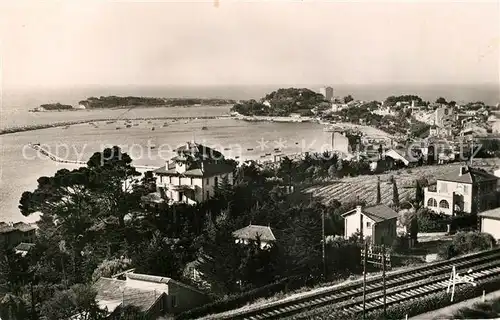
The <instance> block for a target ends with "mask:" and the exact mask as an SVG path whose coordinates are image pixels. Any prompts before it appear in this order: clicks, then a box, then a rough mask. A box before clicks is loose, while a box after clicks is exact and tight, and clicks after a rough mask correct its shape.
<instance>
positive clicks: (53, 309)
mask: <svg viewBox="0 0 500 320" xmlns="http://www.w3.org/2000/svg"><path fill="white" fill-rule="evenodd" d="M96 295H97V292H96V291H95V290H94V289H93V288H92V286H90V285H83V284H76V285H74V286H72V287H71V288H70V289H69V290H63V291H57V292H56V293H55V294H54V296H53V297H52V298H51V299H50V300H48V301H46V302H45V303H44V304H43V306H42V309H41V314H42V315H43V316H44V317H46V318H47V319H48V320H59V319H68V318H70V317H72V316H74V315H76V314H79V315H81V316H82V319H86V320H100V319H105V318H106V317H105V313H104V311H102V310H100V309H99V306H98V305H97V302H96V300H95V297H96Z"/></svg>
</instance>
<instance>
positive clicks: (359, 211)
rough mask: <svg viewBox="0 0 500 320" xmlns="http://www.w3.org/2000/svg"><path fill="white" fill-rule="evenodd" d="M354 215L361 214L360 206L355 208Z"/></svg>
mask: <svg viewBox="0 0 500 320" xmlns="http://www.w3.org/2000/svg"><path fill="white" fill-rule="evenodd" d="M356 213H361V206H359V205H358V206H356Z"/></svg>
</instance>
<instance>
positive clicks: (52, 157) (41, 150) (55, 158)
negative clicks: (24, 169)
mask: <svg viewBox="0 0 500 320" xmlns="http://www.w3.org/2000/svg"><path fill="white" fill-rule="evenodd" d="M28 146H29V147H31V148H33V149H35V150H36V151H38V152H39V153H40V154H42V155H44V156H46V157H48V158H49V159H50V160H52V161H55V162H59V163H67V164H75V165H80V166H86V165H87V162H85V161H80V160H68V159H63V158H60V157H58V156H56V155H55V154H52V153H50V152H49V151H47V150H45V149H44V148H42V147H41V146H40V145H39V144H36V143H29V144H28ZM134 167H135V168H136V169H137V170H143V171H144V170H145V171H150V170H155V169H157V168H156V167H151V166H134Z"/></svg>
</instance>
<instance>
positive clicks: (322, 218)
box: [321, 209, 326, 281]
mask: <svg viewBox="0 0 500 320" xmlns="http://www.w3.org/2000/svg"><path fill="white" fill-rule="evenodd" d="M321 239H322V240H321V243H322V251H323V279H324V280H325V281H326V258H325V245H326V244H325V242H326V241H325V210H324V209H323V210H321Z"/></svg>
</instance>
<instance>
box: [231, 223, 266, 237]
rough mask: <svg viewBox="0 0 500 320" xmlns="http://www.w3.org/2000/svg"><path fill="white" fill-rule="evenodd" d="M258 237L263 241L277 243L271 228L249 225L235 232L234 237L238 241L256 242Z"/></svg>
mask: <svg viewBox="0 0 500 320" xmlns="http://www.w3.org/2000/svg"><path fill="white" fill-rule="evenodd" d="M257 235H258V236H259V237H260V240H263V241H276V238H275V237H274V234H273V231H272V230H271V228H270V227H266V226H258V225H252V224H251V225H249V226H246V227H244V228H241V229H239V230H236V231H234V232H233V236H234V237H235V238H238V239H249V240H256V239H257Z"/></svg>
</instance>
